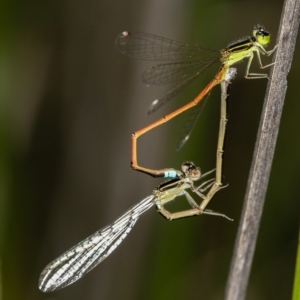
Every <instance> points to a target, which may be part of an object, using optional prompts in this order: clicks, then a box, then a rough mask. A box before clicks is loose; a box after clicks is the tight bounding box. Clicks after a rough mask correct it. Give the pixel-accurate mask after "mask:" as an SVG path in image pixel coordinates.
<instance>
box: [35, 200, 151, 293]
mask: <svg viewBox="0 0 300 300" xmlns="http://www.w3.org/2000/svg"><path fill="white" fill-rule="evenodd" d="M154 198H155V197H154V195H151V196H148V197H147V198H145V199H144V200H142V201H141V202H139V203H138V204H137V205H135V206H134V207H133V208H131V209H130V210H129V211H128V212H127V213H125V214H124V215H123V216H121V217H120V218H119V219H118V220H116V221H115V222H114V223H113V224H112V225H109V226H106V227H105V228H103V229H101V230H98V231H97V232H95V233H94V234H92V235H91V236H89V237H88V238H86V239H85V240H83V241H82V242H80V243H79V244H77V245H76V246H74V247H72V248H71V249H70V250H68V251H66V252H65V253H64V254H62V255H61V256H60V257H58V258H57V259H55V260H54V261H53V262H51V263H50V264H48V265H47V266H46V267H45V269H44V270H43V271H42V273H41V275H40V278H39V289H40V290H41V291H43V292H52V291H54V290H57V289H60V288H63V287H65V286H67V285H69V284H71V283H73V282H74V281H77V280H78V279H80V278H81V277H82V276H83V275H85V274H86V273H87V272H89V271H90V270H92V269H93V268H94V267H96V266H97V265H98V264H99V263H100V262H102V261H103V260H104V259H105V258H106V257H107V256H108V255H109V254H110V253H111V252H112V251H113V250H115V249H116V248H117V247H118V246H119V244H120V243H121V242H122V241H123V239H124V238H125V237H126V236H127V234H128V233H129V232H130V230H131V228H132V227H133V225H134V224H135V222H136V221H137V219H138V218H139V216H140V215H141V214H143V213H144V212H145V211H147V210H148V209H149V208H150V207H152V206H153V205H154Z"/></svg>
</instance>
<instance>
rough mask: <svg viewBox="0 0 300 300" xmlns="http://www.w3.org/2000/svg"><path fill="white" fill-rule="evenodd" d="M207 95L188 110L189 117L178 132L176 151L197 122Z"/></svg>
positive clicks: (188, 136)
mask: <svg viewBox="0 0 300 300" xmlns="http://www.w3.org/2000/svg"><path fill="white" fill-rule="evenodd" d="M209 95H210V93H209V94H208V95H207V96H206V97H205V98H204V99H203V100H201V102H200V103H198V104H197V105H196V106H195V107H194V108H193V109H192V111H191V112H190V114H189V117H188V119H187V121H186V123H185V125H184V127H183V128H182V131H181V132H180V134H179V139H178V142H177V145H176V151H179V150H180V149H181V148H182V147H183V146H184V145H185V143H186V142H187V141H188V139H189V138H190V136H191V133H192V131H193V129H194V127H195V125H196V123H197V120H198V118H199V116H200V114H201V112H202V110H203V107H204V105H205V104H206V102H207V99H208V97H209Z"/></svg>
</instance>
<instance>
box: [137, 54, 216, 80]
mask: <svg viewBox="0 0 300 300" xmlns="http://www.w3.org/2000/svg"><path fill="white" fill-rule="evenodd" d="M216 61H217V60H216V59H214V58H213V59H205V60H202V61H186V62H174V63H167V64H160V65H156V66H153V67H152V68H150V69H148V70H147V71H145V72H144V73H143V75H142V80H143V83H145V84H147V85H161V84H167V83H171V82H174V81H177V80H180V79H186V78H187V77H190V76H193V75H194V74H196V73H199V74H201V73H202V72H203V71H204V70H205V69H206V67H207V66H210V65H211V64H212V63H214V62H216Z"/></svg>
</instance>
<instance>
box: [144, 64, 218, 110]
mask: <svg viewBox="0 0 300 300" xmlns="http://www.w3.org/2000/svg"><path fill="white" fill-rule="evenodd" d="M214 63H215V60H212V61H210V63H208V64H206V65H205V66H203V67H202V69H200V70H199V71H198V72H196V73H195V74H192V75H191V74H190V76H189V77H187V79H186V80H184V81H183V82H181V83H180V84H179V85H177V86H176V87H174V88H173V89H171V90H170V91H168V92H167V93H166V94H164V95H163V96H162V97H160V98H158V99H155V100H154V101H153V102H152V103H151V104H150V106H149V107H148V109H147V111H146V115H150V114H152V113H153V112H155V111H157V110H158V109H159V108H160V107H161V106H163V105H164V104H166V103H167V102H168V101H169V100H171V99H172V98H174V97H175V96H176V95H177V94H178V93H180V92H181V91H182V90H183V89H184V88H186V86H188V85H189V84H190V83H192V82H193V81H194V80H195V79H196V78H197V77H198V76H199V75H200V74H202V73H203V71H204V70H205V69H207V68H208V67H209V66H211V65H212V64H214Z"/></svg>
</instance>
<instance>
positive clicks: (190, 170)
mask: <svg viewBox="0 0 300 300" xmlns="http://www.w3.org/2000/svg"><path fill="white" fill-rule="evenodd" d="M181 168H182V171H183V172H184V174H186V176H187V177H189V178H190V179H191V180H193V181H196V180H199V179H200V178H201V171H200V169H199V168H198V167H196V166H195V165H194V164H193V163H192V162H186V163H184V164H182V166H181Z"/></svg>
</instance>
